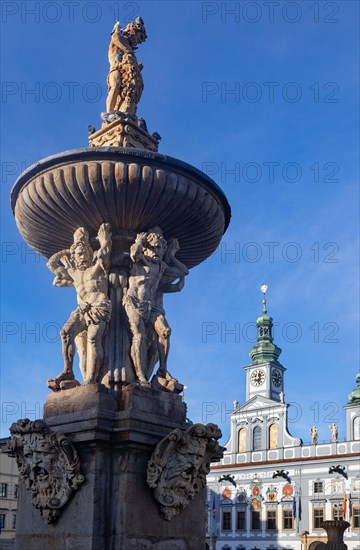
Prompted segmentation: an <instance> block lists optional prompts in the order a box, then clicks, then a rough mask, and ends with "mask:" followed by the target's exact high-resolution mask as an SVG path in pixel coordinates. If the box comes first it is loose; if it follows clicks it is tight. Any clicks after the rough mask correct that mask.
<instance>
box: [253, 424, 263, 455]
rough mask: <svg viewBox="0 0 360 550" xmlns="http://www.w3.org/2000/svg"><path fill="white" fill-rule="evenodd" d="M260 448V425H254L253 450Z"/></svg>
mask: <svg viewBox="0 0 360 550" xmlns="http://www.w3.org/2000/svg"><path fill="white" fill-rule="evenodd" d="M260 449H261V428H260V426H255V428H254V431H253V450H254V451H260Z"/></svg>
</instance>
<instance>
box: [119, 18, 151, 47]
mask: <svg viewBox="0 0 360 550" xmlns="http://www.w3.org/2000/svg"><path fill="white" fill-rule="evenodd" d="M123 34H124V36H125V37H126V38H127V39H128V41H129V44H130V46H131V48H132V49H133V50H135V49H136V46H138V44H142V43H143V42H145V40H146V39H147V34H146V30H145V26H144V21H143V20H142V19H141V17H137V18H136V19H135V21H131V23H129V24H128V25H127V26H126V28H125V30H124V33H123Z"/></svg>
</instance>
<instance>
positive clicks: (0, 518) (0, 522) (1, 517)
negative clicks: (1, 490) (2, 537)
mask: <svg viewBox="0 0 360 550" xmlns="http://www.w3.org/2000/svg"><path fill="white" fill-rule="evenodd" d="M5 518H6V514H0V530H2V529H5Z"/></svg>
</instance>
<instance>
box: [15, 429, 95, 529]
mask: <svg viewBox="0 0 360 550" xmlns="http://www.w3.org/2000/svg"><path fill="white" fill-rule="evenodd" d="M10 432H11V435H12V437H11V440H10V442H9V448H10V449H11V451H12V452H13V453H14V455H15V458H16V462H17V465H18V468H19V478H20V480H22V481H23V482H24V483H25V486H26V489H27V490H28V492H29V493H30V494H31V497H32V504H33V506H34V507H35V508H36V509H37V510H39V512H40V514H41V516H42V518H43V519H44V521H45V522H46V523H53V522H55V521H56V520H57V519H58V518H59V516H60V514H61V511H62V509H63V507H64V506H65V505H66V504H67V502H68V500H69V499H70V497H71V495H72V494H73V492H74V491H76V490H77V489H78V487H79V485H81V484H82V483H83V482H84V476H83V475H82V474H81V473H80V462H79V457H78V454H77V452H76V450H75V448H74V447H73V445H72V444H71V442H70V441H69V439H68V438H67V437H66V436H65V435H64V434H63V433H61V432H58V433H56V434H55V433H53V432H51V431H50V429H49V427H48V426H47V424H46V423H45V422H44V421H43V420H35V421H33V422H32V421H30V420H29V419H28V418H25V419H22V420H18V421H17V422H14V423H13V424H12V426H11V428H10Z"/></svg>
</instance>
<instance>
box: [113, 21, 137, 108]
mask: <svg viewBox="0 0 360 550" xmlns="http://www.w3.org/2000/svg"><path fill="white" fill-rule="evenodd" d="M146 38H147V36H146V31H145V27H144V22H143V20H142V19H141V17H137V18H136V20H135V21H132V22H131V23H129V24H128V25H127V27H126V28H125V30H122V28H121V25H120V23H119V21H117V22H116V23H115V26H114V28H113V30H112V33H111V40H110V45H109V63H110V71H109V75H108V78H107V84H108V96H107V100H106V112H107V113H114V112H115V111H120V112H122V113H127V114H129V115H133V116H135V115H136V109H137V104H138V103H139V101H140V98H141V94H142V92H143V89H144V83H143V79H142V76H141V71H142V68H143V66H142V63H138V61H137V59H136V56H135V55H134V51H135V50H136V47H137V45H138V44H141V43H142V42H145V40H146Z"/></svg>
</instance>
